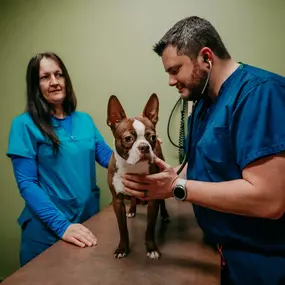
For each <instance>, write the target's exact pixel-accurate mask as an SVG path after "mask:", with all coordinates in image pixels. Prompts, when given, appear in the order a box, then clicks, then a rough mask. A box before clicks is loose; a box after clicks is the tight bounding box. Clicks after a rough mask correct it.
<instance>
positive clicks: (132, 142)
mask: <svg viewBox="0 0 285 285" xmlns="http://www.w3.org/2000/svg"><path fill="white" fill-rule="evenodd" d="M158 110H159V101H158V97H157V95H156V94H152V95H151V96H150V98H149V100H148V102H147V104H146V105H145V108H144V110H143V113H142V114H141V115H139V116H138V117H134V118H129V117H127V116H126V113H125V111H124V109H123V107H122V105H121V103H120V102H119V100H118V98H117V97H116V96H115V95H112V96H110V98H109V102H108V111H107V124H108V126H109V127H110V128H111V130H112V133H113V136H114V152H113V155H112V157H111V160H110V163H109V168H108V185H109V188H110V191H111V193H112V204H113V209H114V212H115V214H116V218H117V222H118V226H119V232H120V242H119V246H118V247H117V249H116V250H115V253H114V254H115V258H122V257H125V256H127V255H128V254H129V251H130V249H129V233H128V227H127V219H126V216H130V215H127V214H126V208H125V203H124V200H125V199H131V207H130V211H129V213H128V214H131V216H132V215H135V211H136V203H137V201H136V199H135V198H134V197H129V196H128V195H127V194H126V193H125V192H124V186H123V184H122V175H124V174H125V173H132V174H153V173H157V172H159V171H160V170H159V168H158V167H157V166H156V165H155V164H154V162H153V160H154V155H156V156H157V157H159V158H160V159H163V160H164V157H163V154H162V150H161V147H160V143H159V141H158V139H157V136H156V129H155V127H156V124H157V122H158ZM159 208H160V213H161V217H162V219H163V221H165V222H168V219H169V215H168V212H167V209H166V206H165V201H164V200H150V201H148V203H147V228H146V232H145V246H146V253H147V256H148V257H149V258H151V259H158V258H160V256H161V254H160V252H159V249H158V247H157V245H156V242H155V225H156V219H157V215H158V212H159Z"/></svg>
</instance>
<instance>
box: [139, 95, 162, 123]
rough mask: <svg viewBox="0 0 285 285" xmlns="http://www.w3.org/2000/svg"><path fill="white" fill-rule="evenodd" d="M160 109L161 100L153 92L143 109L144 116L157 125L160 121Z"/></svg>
mask: <svg viewBox="0 0 285 285" xmlns="http://www.w3.org/2000/svg"><path fill="white" fill-rule="evenodd" d="M158 111H159V101H158V97H157V95H156V94H155V93H153V94H152V95H151V96H150V97H149V99H148V101H147V103H146V105H145V107H144V110H143V116H144V117H147V118H148V119H149V120H150V121H151V122H152V123H153V124H154V125H156V123H157V121H158Z"/></svg>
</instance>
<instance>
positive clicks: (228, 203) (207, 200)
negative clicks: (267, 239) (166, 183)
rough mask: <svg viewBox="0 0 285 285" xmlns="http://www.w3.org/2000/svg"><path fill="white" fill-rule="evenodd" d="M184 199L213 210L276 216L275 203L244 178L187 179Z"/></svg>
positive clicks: (268, 216) (258, 215)
mask: <svg viewBox="0 0 285 285" xmlns="http://www.w3.org/2000/svg"><path fill="white" fill-rule="evenodd" d="M186 188H187V194H188V195H187V198H186V200H187V201H189V202H191V203H193V204H197V205H200V206H204V207H207V208H211V209H213V210H217V211H221V212H227V213H232V214H238V215H246V216H252V217H261V218H273V219H274V218H278V210H277V207H276V203H275V202H274V201H273V200H270V198H268V197H267V195H262V194H261V193H260V192H261V191H260V189H258V188H257V187H255V186H254V185H252V184H251V183H249V182H248V181H246V180H244V179H238V180H232V181H227V182H217V183H214V182H201V181H194V180H188V182H187V184H186Z"/></svg>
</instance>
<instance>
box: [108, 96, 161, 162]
mask: <svg viewBox="0 0 285 285" xmlns="http://www.w3.org/2000/svg"><path fill="white" fill-rule="evenodd" d="M157 120H158V98H157V96H156V95H155V94H153V95H152V96H151V97H150V99H149V100H148V102H147V104H146V106H145V109H144V111H143V115H142V116H140V117H136V118H127V117H126V115H125V112H124V110H123V108H122V106H121V104H120V102H119V100H118V99H117V98H116V97H115V96H111V97H110V100H109V104H108V120H107V122H108V125H109V126H110V127H111V129H112V131H113V135H114V139H115V152H116V153H117V154H118V155H119V156H120V157H121V158H122V159H124V160H125V161H126V163H127V164H129V165H134V164H137V163H138V162H141V161H148V162H152V161H153V156H154V153H153V149H154V148H155V144H156V131H155V125H156V123H157Z"/></svg>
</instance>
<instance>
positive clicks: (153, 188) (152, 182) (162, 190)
mask: <svg viewBox="0 0 285 285" xmlns="http://www.w3.org/2000/svg"><path fill="white" fill-rule="evenodd" d="M154 163H155V164H156V165H157V166H158V167H159V168H160V169H161V170H162V172H160V173H157V174H152V175H135V174H125V175H124V176H123V184H124V186H125V188H124V190H125V191H126V193H127V194H129V195H130V196H135V197H137V198H140V199H143V200H152V199H167V198H170V197H172V188H173V185H174V182H175V181H176V179H177V178H178V176H177V174H176V172H175V170H174V168H172V167H171V166H170V165H168V164H167V163H165V162H164V161H163V160H161V159H159V158H158V157H155V159H154ZM146 191H147V192H146Z"/></svg>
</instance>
